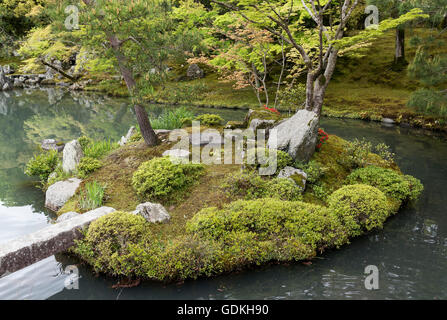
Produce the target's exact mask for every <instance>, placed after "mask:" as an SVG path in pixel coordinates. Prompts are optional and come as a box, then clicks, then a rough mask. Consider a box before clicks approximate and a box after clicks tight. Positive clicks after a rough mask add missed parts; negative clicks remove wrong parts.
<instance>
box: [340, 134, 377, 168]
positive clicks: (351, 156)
mask: <svg viewBox="0 0 447 320" xmlns="http://www.w3.org/2000/svg"><path fill="white" fill-rule="evenodd" d="M371 151H372V144H371V142H369V141H368V140H366V139H365V138H362V140H359V139H354V140H353V141H349V142H348V143H347V144H346V153H347V157H346V160H345V162H346V163H343V165H345V166H346V167H348V168H362V167H364V166H366V165H367V163H368V157H369V154H370V153H371Z"/></svg>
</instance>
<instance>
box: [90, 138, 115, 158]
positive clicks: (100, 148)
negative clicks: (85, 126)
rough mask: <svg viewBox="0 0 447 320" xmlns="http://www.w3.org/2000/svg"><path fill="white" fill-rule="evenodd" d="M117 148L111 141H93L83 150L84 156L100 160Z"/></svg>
mask: <svg viewBox="0 0 447 320" xmlns="http://www.w3.org/2000/svg"><path fill="white" fill-rule="evenodd" d="M117 148H118V144H117V143H115V142H112V141H111V140H103V141H93V142H91V143H89V144H88V145H87V146H86V147H85V149H84V156H86V157H89V158H94V159H100V158H102V157H103V156H104V155H106V154H107V153H109V152H110V151H112V150H115V149H117Z"/></svg>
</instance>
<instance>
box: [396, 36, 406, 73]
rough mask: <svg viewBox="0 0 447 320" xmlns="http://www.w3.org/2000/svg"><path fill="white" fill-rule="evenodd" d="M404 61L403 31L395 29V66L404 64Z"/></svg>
mask: <svg viewBox="0 0 447 320" xmlns="http://www.w3.org/2000/svg"><path fill="white" fill-rule="evenodd" d="M405 62H406V61H405V29H403V28H402V29H401V28H397V29H396V52H395V54H394V63H395V64H404V63H405Z"/></svg>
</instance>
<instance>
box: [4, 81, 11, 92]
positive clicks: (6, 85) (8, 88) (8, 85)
mask: <svg viewBox="0 0 447 320" xmlns="http://www.w3.org/2000/svg"><path fill="white" fill-rule="evenodd" d="M11 89H12V86H11V85H10V84H9V82H6V83H5V84H4V85H3V88H2V90H3V91H7V90H11Z"/></svg>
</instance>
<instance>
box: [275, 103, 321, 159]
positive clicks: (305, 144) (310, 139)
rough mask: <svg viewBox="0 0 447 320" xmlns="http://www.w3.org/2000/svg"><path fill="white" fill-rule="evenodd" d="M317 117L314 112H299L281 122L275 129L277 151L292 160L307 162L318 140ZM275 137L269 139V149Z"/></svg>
mask: <svg viewBox="0 0 447 320" xmlns="http://www.w3.org/2000/svg"><path fill="white" fill-rule="evenodd" d="M318 124H319V117H318V115H317V114H316V113H315V112H312V111H308V110H300V111H298V112H297V113H296V114H294V115H293V116H292V117H290V118H289V119H287V120H285V121H282V122H281V123H279V124H278V125H277V126H275V127H274V129H277V135H276V137H277V146H276V148H277V149H278V150H282V151H285V152H288V153H289V154H290V156H291V157H292V158H293V159H294V160H298V161H303V162H307V161H309V160H310V158H311V157H312V155H313V154H314V152H315V145H316V143H317V140H318ZM274 138H275V135H270V137H269V141H268V144H269V147H273V146H274V142H273V139H274Z"/></svg>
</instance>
